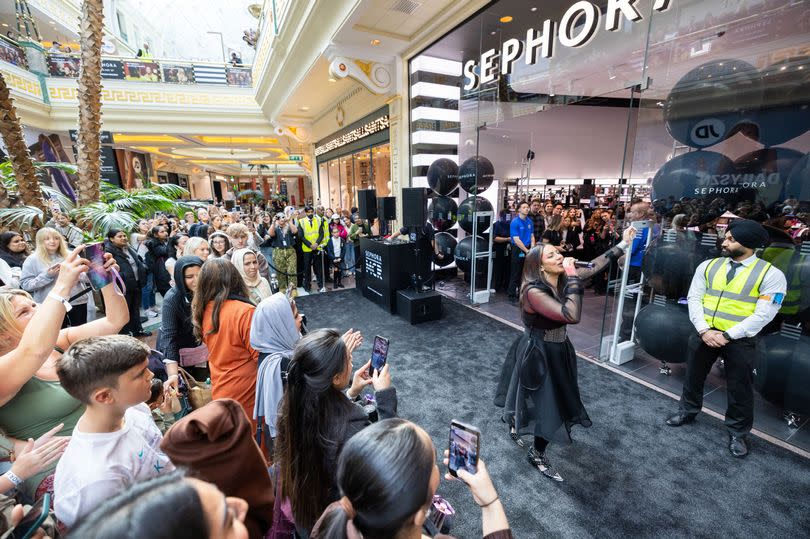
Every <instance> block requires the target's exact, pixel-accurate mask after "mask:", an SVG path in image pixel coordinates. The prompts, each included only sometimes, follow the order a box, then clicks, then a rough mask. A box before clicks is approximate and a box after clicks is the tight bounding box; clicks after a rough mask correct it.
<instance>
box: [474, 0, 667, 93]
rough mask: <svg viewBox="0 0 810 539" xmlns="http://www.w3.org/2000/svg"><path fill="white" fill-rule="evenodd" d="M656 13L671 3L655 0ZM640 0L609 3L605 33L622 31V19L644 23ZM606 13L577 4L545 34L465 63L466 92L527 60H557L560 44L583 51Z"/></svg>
mask: <svg viewBox="0 0 810 539" xmlns="http://www.w3.org/2000/svg"><path fill="white" fill-rule="evenodd" d="M652 2H653V9H654V10H656V11H666V10H668V9H669V7H670V3H671V0H652ZM636 3H638V0H608V3H607V8H606V9H605V14H604V17H605V23H604V26H605V30H606V31H608V32H617V31H618V30H619V29H620V28H621V24H620V23H621V17H622V16H624V17H625V18H626V19H627V20H629V21H631V22H640V21H642V20H643V19H644V17H643V16H642V15H641V13H640V12H639V11H638V9H636V7H635V4H636ZM601 17H602V13H601V12H600V11H599V8H598V7H597V6H596V5H594V4H592V3H591V2H587V1H584V0H582V1H579V2H575V3H574V4H573V5H572V6H571V7H569V8H568V9H567V10H566V11H565V13H563V16H562V18H561V19H560V21H559V23H557V22H555V21H552V20H551V19H546V20H545V21H543V25H542V27H541V30H540V31H538V30H536V29H535V28H529V29H528V30H527V31H526V38H525V39H523V40H521V39H518V38H512V39H507V40H506V41H504V42H503V44H502V45H501V48H500V49H489V50H488V51H485V52H483V53H482V54H481V57H480V59H476V60H468V61H467V62H465V63H464V77H465V79H466V80H465V83H464V89H465V90H474V89H476V88H478V86H480V85H481V84H487V83H489V82H493V81H495V80H496V79H498V77H499V76H501V75H509V74H511V73H512V69H513V67H514V65H515V62H516V61H518V60H519V59H520V57H521V56H523V58H524V61H525V62H526V65H533V64H536V63H537V62H538V61H539V60H540V59H541V58H553V57H554V52H555V47H556V44H557V42H559V44H560V45H562V46H563V47H571V48H579V47H584V46H585V45H587V44H588V43H590V42H591V41H592V40H593V38H594V36H595V35H596V32H597V31H598V30H599V26H600V23H601V21H600V19H601Z"/></svg>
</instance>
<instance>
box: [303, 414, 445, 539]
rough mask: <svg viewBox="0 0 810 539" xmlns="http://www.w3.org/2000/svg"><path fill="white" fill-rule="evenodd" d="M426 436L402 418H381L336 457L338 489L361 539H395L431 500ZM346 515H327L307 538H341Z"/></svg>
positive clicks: (429, 446) (431, 459) (430, 462)
mask: <svg viewBox="0 0 810 539" xmlns="http://www.w3.org/2000/svg"><path fill="white" fill-rule="evenodd" d="M427 440H429V438H427V435H426V434H424V433H420V431H419V429H418V427H417V426H416V425H414V424H413V423H411V422H410V421H406V420H404V419H386V420H383V421H380V422H379V423H375V424H373V425H370V426H368V427H366V428H365V429H363V430H362V431H360V432H359V433H357V434H355V435H354V436H352V438H351V439H350V440H349V441H348V442H347V443H346V446H345V447H344V448H343V451H342V452H341V454H340V460H339V461H338V467H337V485H338V487H339V488H340V493H341V494H342V495H344V496H346V497H347V498H349V501H350V502H351V503H352V507H353V508H354V511H355V513H356V516H355V517H354V526H355V527H356V528H357V530H358V531H360V532H361V533H362V534H363V537H364V538H366V539H377V538H380V539H382V538H387V537H396V536H397V534H398V533H399V531H400V530H402V529H403V528H404V527H405V526H407V525H408V524H409V523H410V524H411V525H413V515H414V514H415V513H416V512H417V511H419V510H422V509H425V508H426V507H427V505H428V503H429V502H430V501H431V500H432V494H433V493H432V492H430V476H431V474H432V473H433V466H434V465H435V455H434V453H433V447H432V444H430V443H428V442H427ZM347 520H348V515H347V514H346V511H345V510H344V509H343V508H342V507H340V508H337V509H335V510H332V511H330V512H329V513H327V514H326V515H324V517H323V521H322V522H321V524H320V527H319V529H318V531H317V534H314V535H313V536H312V537H313V538H315V539H345V538H346V537H347V534H346V524H347Z"/></svg>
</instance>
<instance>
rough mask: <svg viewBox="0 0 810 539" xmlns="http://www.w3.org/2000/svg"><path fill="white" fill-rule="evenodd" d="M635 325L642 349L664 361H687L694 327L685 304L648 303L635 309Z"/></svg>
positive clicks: (637, 338) (637, 339)
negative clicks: (639, 308)
mask: <svg viewBox="0 0 810 539" xmlns="http://www.w3.org/2000/svg"><path fill="white" fill-rule="evenodd" d="M635 326H636V341H637V342H638V345H639V346H641V348H642V349H643V350H644V351H645V352H647V353H648V354H650V355H651V356H653V357H654V358H656V359H658V360H660V361H665V362H666V363H684V362H686V359H687V355H688V352H687V348H688V346H687V345H688V343H689V336H690V335H691V334H692V333H694V332H695V327H694V326H693V325H692V322H691V321H690V320H689V309H688V308H687V307H686V306H685V305H676V304H668V305H663V306H662V305H656V304H655V303H650V304H649V305H646V306H645V307H644V308H643V309H641V310H640V311H639V312H638V316H636V320H635Z"/></svg>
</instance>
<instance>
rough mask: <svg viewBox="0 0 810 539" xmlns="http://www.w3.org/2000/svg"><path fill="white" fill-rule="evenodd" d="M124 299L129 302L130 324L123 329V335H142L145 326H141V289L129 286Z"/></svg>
mask: <svg viewBox="0 0 810 539" xmlns="http://www.w3.org/2000/svg"><path fill="white" fill-rule="evenodd" d="M124 299H126V300H127V310H128V311H129V322H127V323H126V324H125V325H124V327H123V328H121V334H122V335H128V334H130V333H140V332H141V331H143V325H142V324H141V289H140V288H137V287H134V286H133V287H129V286H128V287H127V293H126V294H125V295H124Z"/></svg>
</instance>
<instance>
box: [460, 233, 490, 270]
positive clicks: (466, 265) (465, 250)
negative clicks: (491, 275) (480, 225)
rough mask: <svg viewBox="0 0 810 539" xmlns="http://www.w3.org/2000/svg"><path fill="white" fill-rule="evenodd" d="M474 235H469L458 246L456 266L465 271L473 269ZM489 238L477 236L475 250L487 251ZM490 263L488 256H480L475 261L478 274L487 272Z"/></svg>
mask: <svg viewBox="0 0 810 539" xmlns="http://www.w3.org/2000/svg"><path fill="white" fill-rule="evenodd" d="M472 241H473V237H472V236H467V237H466V238H464V239H463V240H461V241H460V242H458V245H457V246H456V252H455V255H456V266H458V269H460V270H461V271H463V272H464V273H470V270H471V269H472ZM487 248H488V245H487V240H485V239H484V238H482V237H481V236H477V237H476V238H475V250H476V253H478V254H481V253H486V252H487ZM488 263H489V258H488V257H480V256H479V257H478V259H477V260H476V262H475V272H476V273H477V274H479V275H480V274H486V271H487V264H488Z"/></svg>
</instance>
